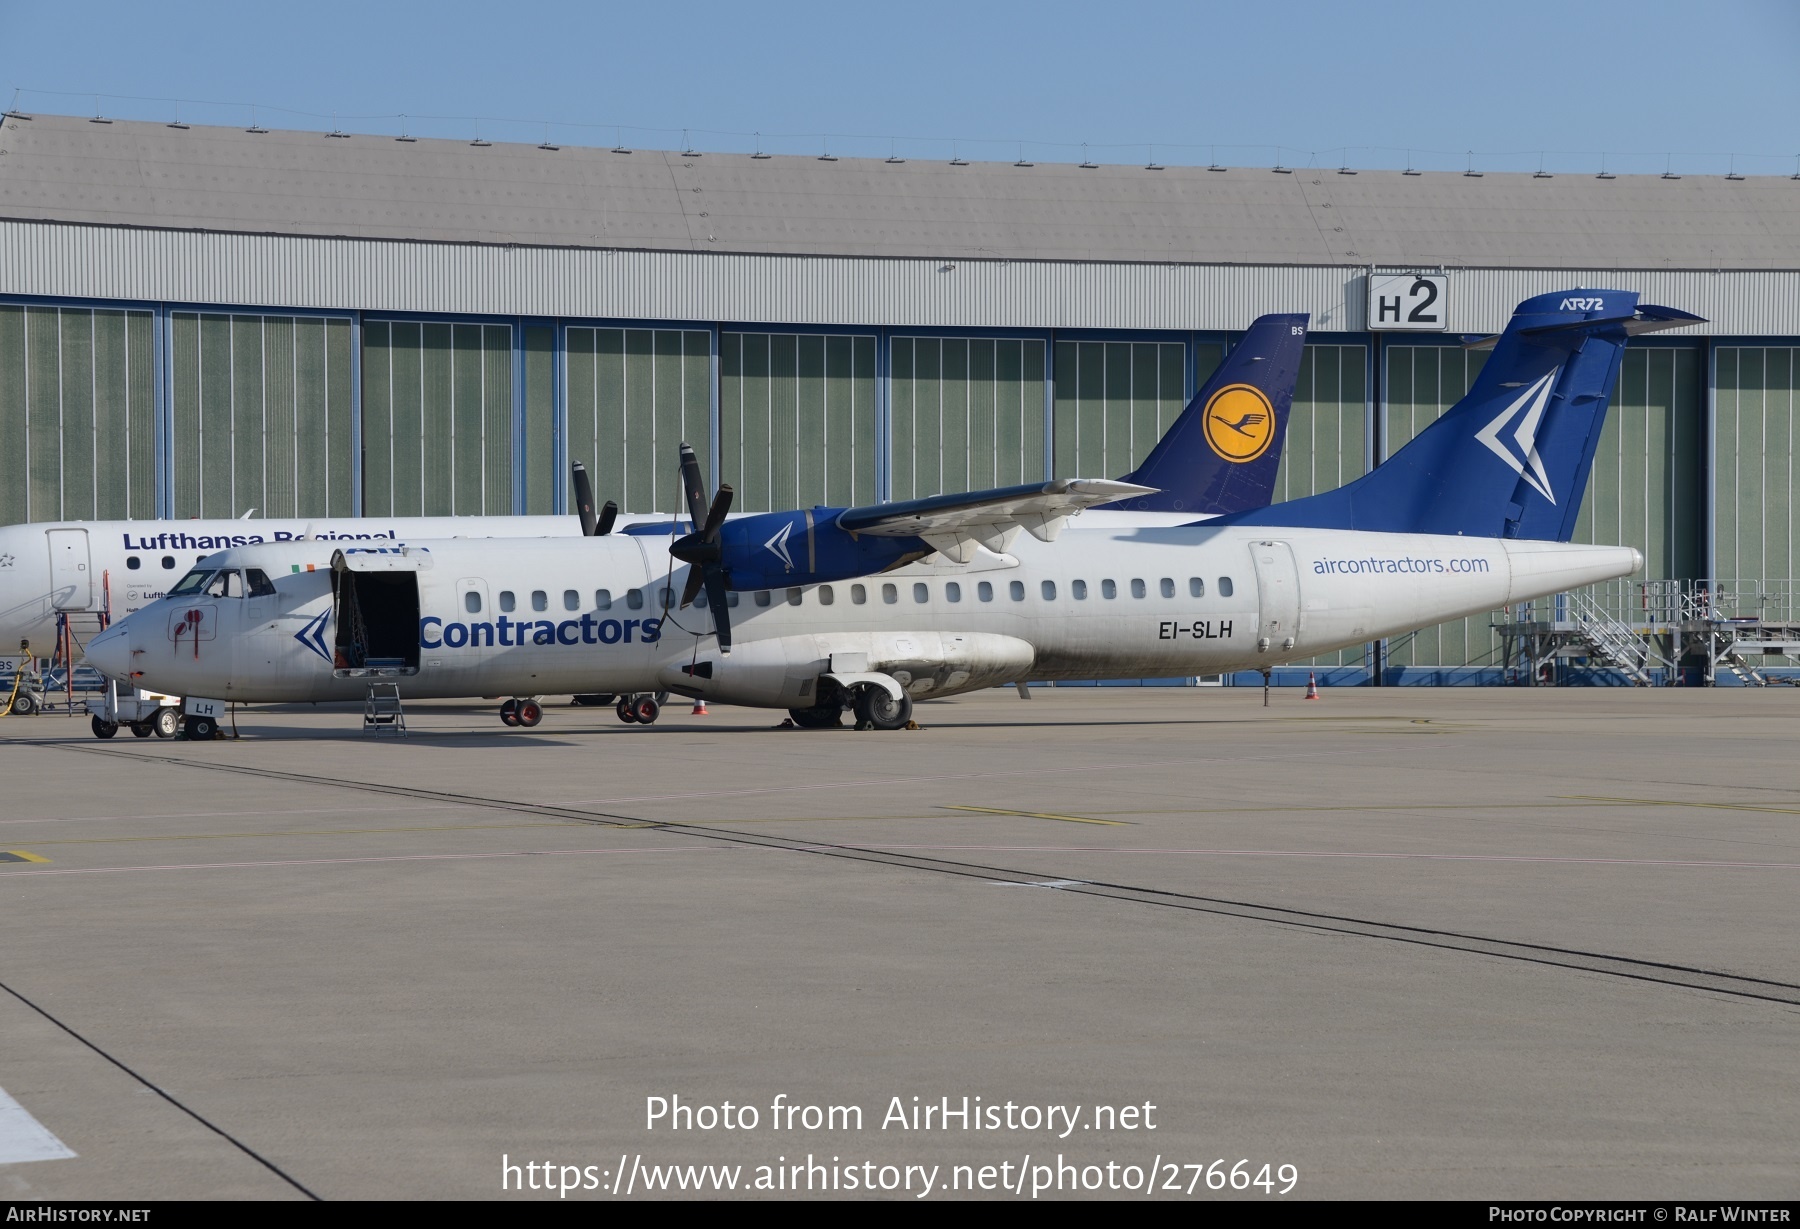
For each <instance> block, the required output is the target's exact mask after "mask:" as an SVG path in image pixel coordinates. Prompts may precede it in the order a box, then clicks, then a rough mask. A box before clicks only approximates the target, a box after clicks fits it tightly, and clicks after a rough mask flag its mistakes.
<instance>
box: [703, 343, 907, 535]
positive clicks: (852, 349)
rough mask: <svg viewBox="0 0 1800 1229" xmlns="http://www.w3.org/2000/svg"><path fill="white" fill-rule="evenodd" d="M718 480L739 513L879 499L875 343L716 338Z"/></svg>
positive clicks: (870, 501)
mask: <svg viewBox="0 0 1800 1229" xmlns="http://www.w3.org/2000/svg"><path fill="white" fill-rule="evenodd" d="M719 451H720V453H721V456H720V461H719V472H720V475H721V477H722V479H723V480H724V481H726V482H729V483H731V484H732V486H733V487H734V488H736V491H737V501H736V502H735V503H734V504H733V505H732V508H733V509H734V510H737V511H743V512H769V511H775V510H778V509H782V508H808V507H812V506H814V505H817V504H829V505H834V506H841V505H853V504H866V503H873V502H874V500H875V339H874V338H873V337H856V336H841V335H833V336H826V335H822V334H817V333H721V334H720V335H719Z"/></svg>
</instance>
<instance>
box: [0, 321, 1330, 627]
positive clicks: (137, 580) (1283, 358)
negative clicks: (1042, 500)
mask: <svg viewBox="0 0 1800 1229" xmlns="http://www.w3.org/2000/svg"><path fill="white" fill-rule="evenodd" d="M1306 324H1307V317H1306V316H1305V315H1270V316H1263V317H1261V318H1259V319H1258V320H1256V321H1255V322H1254V323H1252V324H1251V326H1250V328H1249V329H1248V330H1246V331H1245V333H1244V336H1243V337H1242V338H1241V339H1240V340H1239V342H1238V344H1237V345H1236V346H1235V347H1233V348H1232V351H1231V353H1230V354H1229V355H1227V356H1226V358H1225V360H1224V362H1223V363H1221V364H1220V366H1219V368H1218V370H1217V371H1215V372H1214V373H1213V375H1212V376H1211V378H1210V379H1208V380H1207V381H1206V383H1205V384H1204V385H1203V386H1202V387H1201V388H1200V390H1199V391H1198V392H1197V393H1196V394H1195V396H1194V399H1193V400H1192V401H1191V402H1190V403H1189V404H1188V406H1187V408H1186V409H1185V410H1183V411H1182V413H1181V414H1180V415H1179V416H1177V418H1176V420H1175V422H1174V423H1173V424H1171V426H1170V428H1169V430H1168V432H1167V434H1165V435H1164V436H1163V438H1162V439H1161V440H1160V441H1159V442H1158V443H1157V445H1156V447H1155V449H1153V450H1152V452H1151V454H1150V456H1149V457H1148V458H1147V459H1146V460H1145V462H1144V464H1143V465H1142V466H1140V467H1139V469H1138V471H1136V473H1135V474H1128V475H1126V479H1125V480H1126V481H1131V482H1135V483H1137V484H1139V485H1144V486H1152V487H1156V488H1158V489H1159V490H1160V492H1161V494H1159V495H1155V496H1147V497H1144V498H1141V499H1139V500H1137V501H1134V502H1132V503H1130V504H1128V505H1121V506H1118V507H1115V508H1110V509H1105V510H1103V511H1100V512H1097V513H1095V514H1094V519H1095V520H1096V521H1103V522H1108V523H1113V524H1120V525H1165V524H1183V523H1185V522H1188V521H1191V520H1193V519H1194V518H1195V517H1196V516H1197V515H1217V514H1219V513H1224V512H1238V511H1243V510H1245V509H1249V508H1257V507H1261V506H1263V505H1265V504H1267V503H1268V502H1269V499H1270V496H1271V494H1272V492H1273V490H1274V486H1275V472H1276V468H1277V466H1278V464H1279V462H1280V459H1281V444H1282V438H1283V435H1284V433H1285V430H1286V426H1287V415H1288V410H1289V408H1290V406H1291V405H1292V404H1293V399H1294V383H1295V380H1296V378H1297V377H1298V375H1299V371H1300V358H1301V354H1302V351H1303V350H1304V348H1305V343H1306ZM580 499H581V500H582V502H583V503H584V505H585V504H588V503H591V496H589V495H586V494H582V495H581V496H580ZM609 506H610V505H609ZM616 513H617V508H616V507H614V508H613V513H612V514H610V515H609V514H606V513H602V514H601V515H600V518H599V519H600V520H601V522H602V524H603V525H604V526H605V527H606V528H607V529H610V528H611V526H612V524H613V519H614V517H615V516H616ZM617 519H618V520H619V521H620V523H621V524H622V525H623V526H629V525H632V524H641V523H644V522H651V521H659V520H660V521H662V522H664V523H666V522H667V517H655V516H641V515H640V516H625V517H618V518H617ZM582 532H583V525H582V524H581V523H580V522H579V521H577V519H576V518H575V517H570V516H467V517H447V516H446V517H362V518H352V517H320V518H315V519H312V520H257V521H252V520H229V521H221V520H204V521H203V520H190V521H149V522H141V521H58V522H51V523H33V524H26V525H11V526H7V527H5V528H0V648H3V649H5V650H11V649H12V648H13V647H14V646H16V645H18V644H19V643H20V641H29V642H30V643H31V644H33V645H36V646H39V647H40V650H41V649H42V648H43V647H45V646H48V645H49V644H50V643H51V642H52V639H53V637H54V634H55V627H56V616H57V614H58V613H59V612H72V611H86V612H98V611H100V610H102V609H104V608H107V607H108V606H110V613H111V614H112V615H113V616H114V617H119V616H122V615H127V614H130V613H131V612H132V611H134V610H137V609H139V608H140V607H143V606H146V605H148V604H149V603H151V602H153V601H155V600H157V599H158V598H160V597H162V596H163V594H164V593H165V592H166V591H167V590H168V589H169V587H170V586H171V585H172V584H173V583H174V582H175V581H176V580H178V579H180V578H181V577H182V576H183V575H185V574H186V572H187V571H188V569H189V568H190V567H192V566H193V565H194V564H196V563H198V562H199V561H200V560H201V559H203V558H205V557H206V556H208V555H210V554H212V553H213V552H214V551H219V550H226V549H229V548H232V547H240V546H262V545H266V544H269V543H281V542H294V541H301V540H313V541H317V542H336V543H340V544H344V545H350V544H353V543H356V544H365V545H366V544H374V545H380V544H382V543H387V544H389V545H392V544H395V543H398V542H401V541H427V540H436V539H441V538H557V537H574V536H577V535H579V534H581V533H582ZM103 582H104V583H103Z"/></svg>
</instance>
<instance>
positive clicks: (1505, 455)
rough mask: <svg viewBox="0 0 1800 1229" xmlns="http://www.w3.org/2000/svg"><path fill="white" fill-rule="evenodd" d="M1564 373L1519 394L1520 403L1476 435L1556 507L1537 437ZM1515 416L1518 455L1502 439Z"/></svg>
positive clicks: (1551, 375)
mask: <svg viewBox="0 0 1800 1229" xmlns="http://www.w3.org/2000/svg"><path fill="white" fill-rule="evenodd" d="M1561 371H1562V368H1560V367H1557V368H1553V369H1552V370H1551V371H1549V372H1548V373H1547V374H1545V375H1544V376H1543V378H1541V379H1540V380H1538V382H1537V383H1536V384H1533V385H1532V386H1531V387H1530V388H1528V389H1526V390H1525V391H1524V392H1523V393H1520V394H1519V399H1518V400H1517V401H1515V402H1513V403H1512V404H1511V405H1509V406H1507V407H1506V408H1505V409H1504V410H1502V411H1500V413H1498V414H1496V415H1495V416H1494V421H1492V422H1490V423H1489V424H1488V425H1487V426H1485V427H1483V428H1482V429H1481V430H1479V431H1477V432H1476V433H1475V438H1476V439H1478V440H1480V441H1481V442H1482V443H1483V444H1486V445H1487V446H1488V448H1489V449H1490V450H1491V451H1492V452H1493V454H1494V455H1495V456H1497V457H1499V458H1500V459H1501V460H1502V461H1505V462H1506V463H1507V465H1509V466H1510V467H1512V471H1513V472H1514V473H1516V474H1517V475H1519V477H1521V478H1523V479H1524V480H1525V481H1526V482H1528V483H1530V484H1531V489H1532V490H1534V491H1536V492H1537V493H1538V494H1539V495H1542V496H1543V497H1544V498H1545V499H1547V500H1549V501H1550V502H1551V503H1553V504H1554V503H1555V502H1556V496H1555V495H1554V494H1552V493H1551V491H1550V476H1549V475H1548V474H1546V473H1545V472H1544V459H1543V458H1542V457H1540V456H1539V455H1538V450H1537V434H1538V428H1539V427H1540V426H1541V425H1542V424H1543V421H1544V407H1545V406H1547V405H1549V404H1550V390H1551V389H1552V388H1554V387H1555V386H1556V377H1557V375H1558V374H1560V373H1561ZM1521 411H1523V413H1521ZM1514 415H1518V416H1519V426H1518V429H1517V430H1515V431H1514V432H1512V440H1513V443H1514V444H1516V445H1517V446H1518V451H1517V452H1516V453H1515V452H1514V451H1513V450H1512V449H1511V448H1508V447H1507V445H1506V443H1505V441H1503V440H1501V438H1500V431H1501V429H1502V428H1504V427H1505V426H1506V425H1507V424H1508V423H1510V422H1511V421H1512V419H1513V416H1514ZM1528 471H1529V472H1528Z"/></svg>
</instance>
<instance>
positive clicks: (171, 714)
mask: <svg viewBox="0 0 1800 1229" xmlns="http://www.w3.org/2000/svg"><path fill="white" fill-rule="evenodd" d="M180 728H181V714H180V713H179V712H177V711H176V710H175V709H172V708H159V709H157V710H156V716H154V717H152V718H150V730H151V732H152V733H153V734H155V735H156V736H157V737H158V738H174V737H175V732H176V731H177V730H179V729H180Z"/></svg>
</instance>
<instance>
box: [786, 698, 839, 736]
mask: <svg viewBox="0 0 1800 1229" xmlns="http://www.w3.org/2000/svg"><path fill="white" fill-rule="evenodd" d="M788 716H790V717H792V718H793V719H794V724H795V725H797V726H799V727H800V728H801V729H803V730H835V729H837V728H838V727H840V726H842V725H843V724H844V706H843V705H841V704H828V705H822V706H821V705H814V706H813V707H812V708H790V709H788Z"/></svg>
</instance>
